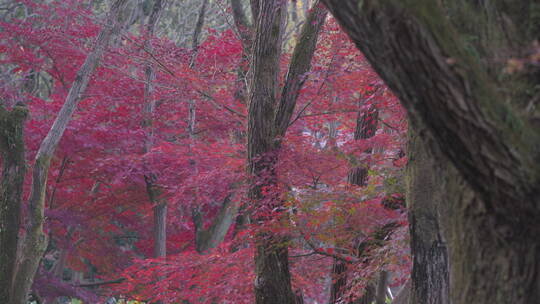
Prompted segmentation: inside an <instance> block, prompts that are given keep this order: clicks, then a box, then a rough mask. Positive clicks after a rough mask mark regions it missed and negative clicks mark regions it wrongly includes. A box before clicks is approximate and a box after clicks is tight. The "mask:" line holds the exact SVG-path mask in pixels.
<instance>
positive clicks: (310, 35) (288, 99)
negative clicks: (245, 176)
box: [248, 0, 326, 304]
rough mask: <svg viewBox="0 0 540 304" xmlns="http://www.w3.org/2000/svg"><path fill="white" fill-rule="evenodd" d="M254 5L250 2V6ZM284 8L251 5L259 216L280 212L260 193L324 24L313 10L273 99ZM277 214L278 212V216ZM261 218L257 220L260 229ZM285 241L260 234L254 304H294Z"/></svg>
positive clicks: (252, 151)
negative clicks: (261, 213) (262, 212)
mask: <svg viewBox="0 0 540 304" xmlns="http://www.w3.org/2000/svg"><path fill="white" fill-rule="evenodd" d="M256 2H259V1H256V0H255V1H253V0H252V4H253V3H256ZM285 4H286V3H285V2H284V1H281V0H261V1H260V2H259V5H258V6H254V5H252V9H253V11H254V16H259V18H256V19H255V20H258V23H257V29H256V33H255V39H254V44H253V57H252V58H253V62H252V71H251V77H252V78H251V79H250V90H249V92H250V98H249V99H250V103H249V113H248V170H249V173H250V175H251V186H250V190H249V198H250V200H251V201H252V202H253V204H254V205H255V206H256V207H257V210H263V211H264V212H266V211H270V210H272V213H275V212H274V210H281V209H282V208H283V206H282V202H281V201H280V200H279V198H278V197H277V195H275V193H270V194H267V193H263V191H262V190H263V188H267V189H269V190H270V192H273V191H275V188H276V176H275V171H274V165H275V163H276V161H277V155H278V151H279V147H280V139H281V138H282V137H283V136H284V135H285V133H286V131H287V128H288V126H289V123H290V119H291V116H292V114H293V111H294V108H295V105H296V99H297V97H298V94H299V92H300V89H301V87H302V85H303V83H304V81H305V74H306V73H307V72H308V71H309V70H310V68H311V59H312V57H313V53H314V51H315V45H316V42H317V36H318V33H319V30H320V28H321V27H322V25H323V24H324V19H325V17H326V11H325V10H324V9H323V8H322V7H321V6H320V5H316V6H315V7H314V8H313V10H312V12H311V14H310V17H309V18H308V21H307V22H306V24H305V26H304V27H303V29H302V34H301V37H300V39H299V41H298V44H297V46H296V47H295V50H294V52H293V55H292V59H291V63H290V65H289V70H288V72H287V76H286V79H285V84H284V86H283V89H282V92H281V96H278V85H279V81H278V76H279V61H280V55H281V36H282V31H283V25H284V24H283V18H284V17H285V15H286V14H287V10H286V6H285ZM278 213H279V211H278ZM266 219H267V218H266V217H263V216H258V217H256V220H258V221H259V222H261V223H264V222H265V221H266ZM288 263H289V261H288V248H287V243H286V240H285V239H284V238H283V237H281V236H275V235H272V234H271V233H269V232H264V231H262V232H260V233H259V234H258V236H257V241H256V252H255V267H256V269H255V274H256V280H255V299H256V303H257V304H275V303H280V304H294V303H295V295H294V293H293V291H292V288H291V276H290V273H289V265H288Z"/></svg>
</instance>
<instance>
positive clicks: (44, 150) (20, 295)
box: [9, 0, 127, 304]
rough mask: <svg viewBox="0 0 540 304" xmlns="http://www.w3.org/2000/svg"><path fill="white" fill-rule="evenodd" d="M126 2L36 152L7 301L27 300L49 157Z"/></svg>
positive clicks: (117, 7)
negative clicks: (26, 223)
mask: <svg viewBox="0 0 540 304" xmlns="http://www.w3.org/2000/svg"><path fill="white" fill-rule="evenodd" d="M126 2H127V0H117V1H115V2H114V4H113V5H112V7H111V11H110V13H109V16H108V18H107V23H106V24H105V25H104V28H103V29H102V30H101V32H100V33H99V35H98V37H97V40H96V42H95V45H94V49H93V51H92V52H91V53H90V54H89V55H88V57H87V58H86V60H85V62H84V63H83V65H82V66H81V68H80V69H79V71H78V72H77V77H76V78H75V81H74V82H73V84H72V86H71V89H70V90H69V93H68V96H67V97H66V101H65V103H64V105H63V106H62V109H60V112H59V113H58V116H57V117H56V120H55V121H54V123H53V126H52V127H51V130H50V131H49V133H47V136H46V137H45V139H44V140H43V141H42V142H41V145H40V147H39V150H38V152H37V154H36V159H35V163H34V167H33V172H32V188H31V191H30V197H29V201H28V208H29V212H28V217H29V224H28V226H27V227H26V233H25V237H24V239H23V240H20V241H22V246H21V248H22V249H21V256H20V259H19V262H18V263H17V266H16V267H17V269H16V271H15V274H14V277H13V281H12V283H11V294H10V302H9V303H10V304H26V302H27V297H28V293H29V291H30V287H31V286H32V281H33V279H34V275H35V273H36V271H37V268H38V265H39V262H40V260H41V257H42V256H43V252H44V251H45V248H46V246H47V238H46V235H45V234H44V233H43V222H44V211H45V189H46V188H47V175H48V171H49V166H50V161H51V158H52V157H53V155H54V151H55V150H56V147H57V145H58V143H59V142H60V139H61V137H62V135H63V133H64V131H65V129H66V127H67V124H68V123H69V121H70V120H71V117H72V115H73V113H74V112H75V109H76V108H77V104H78V103H79V101H80V99H81V96H82V95H83V94H84V92H85V90H86V87H87V85H88V82H89V81H90V77H91V75H92V74H93V72H94V70H95V69H96V67H97V66H98V64H99V61H100V60H101V58H102V56H103V53H104V52H105V49H106V47H107V45H108V44H109V42H110V41H111V39H112V37H114V35H115V33H117V32H118V31H119V29H120V28H121V25H120V24H119V22H118V20H120V15H121V12H122V11H123V8H124V6H125V4H126Z"/></svg>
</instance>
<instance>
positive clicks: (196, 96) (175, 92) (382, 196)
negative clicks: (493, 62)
mask: <svg viewBox="0 0 540 304" xmlns="http://www.w3.org/2000/svg"><path fill="white" fill-rule="evenodd" d="M253 2H254V3H258V1H253ZM306 2H307V1H303V2H302V3H301V4H300V3H296V2H294V4H291V5H289V6H286V5H283V7H281V9H280V10H281V17H279V16H275V18H274V19H272V18H270V15H271V14H270V15H268V14H266V13H265V14H264V15H261V16H260V18H257V16H258V14H261V12H263V11H264V8H266V9H267V10H268V12H274V13H276V11H274V10H273V9H274V6H273V5H274V1H261V3H264V5H267V6H264V5H263V6H261V7H258V6H257V5H252V6H251V8H252V9H254V10H253V11H248V10H246V9H245V3H243V2H242V1H236V0H232V1H230V3H227V2H224V1H218V4H217V5H221V6H223V7H229V4H230V11H227V12H226V13H227V14H229V17H230V19H229V21H230V22H228V24H229V25H228V27H225V28H219V29H217V27H216V28H213V26H214V22H208V24H205V17H204V16H205V14H206V15H207V17H208V14H209V13H210V11H209V10H208V8H207V7H206V5H216V4H215V3H214V4H211V3H207V2H203V3H202V5H201V6H200V7H199V10H197V12H198V14H197V16H196V18H194V19H193V20H194V23H196V24H198V26H194V27H193V28H191V30H192V31H191V32H190V34H189V35H192V38H190V39H191V40H190V41H191V45H187V44H179V43H176V42H175V41H173V40H172V39H171V38H170V37H167V36H164V35H160V34H159V30H158V29H159V28H160V27H159V20H161V19H159V18H158V16H159V15H162V19H163V20H168V19H167V18H169V16H170V15H169V14H170V12H167V9H169V8H168V6H166V5H164V3H163V2H162V1H159V0H157V1H146V2H145V3H146V4H145V5H148V6H149V8H148V9H142V10H141V8H140V7H139V6H134V8H133V11H132V15H131V17H130V18H134V19H130V20H131V21H129V22H125V23H124V24H123V25H122V26H123V28H122V29H121V30H119V34H118V36H117V38H115V39H112V40H111V43H110V46H109V48H108V49H107V50H106V51H105V53H104V55H103V58H102V60H101V63H100V65H99V66H98V67H97V68H96V70H95V72H94V73H93V76H92V77H91V78H89V83H88V88H87V89H86V91H85V92H84V93H83V94H81V95H80V101H79V103H78V105H77V110H76V112H75V114H73V117H72V119H71V121H70V122H69V124H68V125H67V127H66V130H65V133H64V134H63V136H62V139H61V141H60V142H59V143H58V147H57V149H56V150H55V152H54V155H53V156H51V169H50V170H49V171H48V173H47V179H48V181H49V182H48V183H47V184H46V189H44V190H43V196H44V200H43V202H44V207H45V208H44V210H43V212H44V216H45V217H44V218H45V221H44V223H43V225H44V227H43V232H44V233H45V234H46V235H47V238H48V242H47V243H46V248H45V247H43V253H41V252H40V251H38V250H36V251H34V254H35V255H39V258H38V259H35V261H37V262H40V266H39V269H37V268H36V269H37V274H36V276H35V279H33V285H32V287H31V290H25V291H23V292H22V293H23V295H22V297H23V298H25V297H26V295H27V294H28V293H30V294H31V296H32V297H33V298H34V299H36V300H38V301H40V302H41V303H46V302H49V301H54V300H55V299H57V298H59V297H73V298H79V299H81V300H83V301H85V303H86V302H88V303H98V302H99V301H105V300H106V299H108V298H111V297H119V296H121V297H127V298H130V299H138V300H144V301H147V302H156V301H161V302H163V303H179V302H182V301H188V302H189V303H215V302H217V303H253V302H254V301H256V299H257V301H258V303H275V301H274V300H273V299H272V298H269V297H268V295H269V294H271V295H272V296H274V295H278V294H281V295H283V296H285V297H287V299H286V300H284V301H288V302H283V303H299V302H304V303H322V302H326V301H328V299H329V298H330V293H331V292H330V289H331V287H330V286H332V285H335V284H336V283H335V282H337V281H338V280H340V279H341V281H340V282H341V287H340V288H341V291H340V292H339V293H335V295H334V296H333V300H332V301H334V302H335V303H338V302H339V301H346V302H351V303H352V302H353V301H356V300H357V299H359V298H361V297H362V296H364V295H365V294H366V290H368V289H373V288H374V287H373V286H376V285H377V283H376V281H377V279H378V277H379V274H380V273H381V272H389V273H391V280H389V281H391V285H393V286H401V285H402V284H403V283H404V281H405V279H406V278H407V276H408V272H409V268H410V258H409V254H408V249H407V248H408V227H407V213H406V212H405V207H404V206H403V205H404V204H403V191H404V190H403V182H402V171H403V167H404V164H405V162H406V157H404V154H403V151H404V150H405V142H406V136H405V131H406V129H407V122H406V118H405V113H404V111H403V109H402V108H401V106H400V105H399V102H398V100H397V98H396V97H394V96H393V95H392V93H391V92H390V91H389V90H388V88H386V87H385V85H384V83H383V82H382V81H381V80H380V79H379V78H378V76H377V75H376V74H375V72H374V71H373V70H372V69H371V68H370V67H369V65H368V64H367V63H366V60H365V59H364V57H363V55H362V54H361V53H360V52H358V51H357V50H356V48H355V47H354V45H353V44H352V43H351V42H350V41H349V39H348V38H347V36H346V35H345V34H344V33H343V32H342V31H341V30H340V29H339V27H338V25H337V23H336V22H335V21H334V20H333V19H331V18H330V17H328V18H325V17H326V11H325V8H324V7H323V6H322V5H320V4H318V1H315V3H314V4H313V6H312V8H311V9H309V10H299V11H297V9H298V8H299V7H300V5H304V6H305V5H307V4H306ZM204 3H207V4H204ZM12 4H13V5H14V6H13V10H11V11H10V12H11V13H10V14H9V15H8V17H5V18H4V19H5V20H3V21H2V28H3V29H4V30H3V31H2V32H0V36H1V39H0V43H1V44H0V49H1V50H2V55H1V56H2V57H1V58H2V69H1V72H2V73H3V77H8V76H9V77H11V78H12V79H13V81H11V82H6V83H5V84H4V85H2V87H1V88H0V89H1V94H2V100H3V103H2V111H4V108H5V109H6V110H5V113H4V112H2V115H6V117H9V119H10V120H13V121H14V122H15V124H14V126H15V128H16V129H17V128H19V129H24V138H22V137H20V138H19V139H17V138H16V137H13V136H12V135H11V133H10V132H11V131H9V130H11V129H9V128H4V127H3V128H2V130H7V131H4V132H7V133H5V134H3V135H2V136H3V137H2V138H3V139H2V140H3V141H6V142H8V140H9V141H11V140H16V141H15V142H14V145H15V146H16V147H17V149H18V147H25V149H26V152H25V154H19V155H18V156H16V157H15V159H14V160H15V162H14V163H12V162H11V159H13V157H12V155H11V154H10V153H11V152H10V150H9V149H8V150H6V152H3V153H4V154H3V155H2V165H3V170H4V171H3V172H4V173H5V174H4V176H5V177H3V179H2V183H5V185H6V186H4V184H3V185H2V189H8V188H7V185H11V184H12V181H10V179H13V178H15V179H19V180H21V181H22V180H24V183H20V184H19V186H17V187H18V188H16V189H15V191H14V192H13V193H14V195H15V196H16V197H17V200H19V201H22V197H26V196H27V195H29V193H30V192H31V191H30V190H31V183H30V181H31V180H32V178H31V177H30V175H29V173H32V172H37V171H36V169H33V170H30V172H29V173H25V172H24V171H21V172H19V173H17V174H12V173H11V172H14V171H12V170H13V169H11V168H13V166H15V167H16V168H19V169H20V168H23V167H24V166H22V167H21V165H20V163H21V162H23V163H24V162H26V163H31V160H32V159H33V158H35V157H36V154H37V153H38V151H39V146H40V142H41V141H42V140H43V138H45V136H46V134H47V132H48V129H49V128H50V126H51V124H52V123H53V121H54V119H55V117H56V113H58V112H59V110H60V109H61V108H62V106H63V105H64V104H67V103H64V101H65V100H66V98H67V97H68V96H69V89H70V88H71V87H72V86H74V85H75V84H76V83H77V79H78V75H77V70H78V67H80V66H82V65H83V63H84V62H85V60H86V58H87V57H89V56H90V55H91V54H92V49H93V48H95V45H96V43H97V42H95V39H96V37H97V36H98V34H99V33H100V31H102V28H107V27H106V26H104V22H106V21H105V20H106V19H103V17H100V16H99V15H98V13H99V12H100V10H101V9H102V8H98V9H96V7H95V6H93V4H95V3H94V2H93V1H83V0H70V1H49V2H43V3H42V2H40V1H31V0H17V1H13V3H12ZM150 4H152V5H150ZM24 9H29V10H31V11H32V12H33V14H29V15H25V14H21V12H22V11H24ZM290 10H292V11H290ZM126 11H128V10H126ZM292 12H295V14H296V17H294V18H293V17H292V15H291V21H290V22H289V25H288V26H286V25H285V24H283V23H282V20H283V18H285V17H283V16H284V15H288V14H292ZM133 16H139V17H133ZM141 16H142V17H141ZM123 18H125V16H124V17H118V20H125V19H123ZM137 18H139V20H136V19H137ZM266 18H270V19H271V20H268V22H270V23H272V24H274V25H279V27H281V30H280V31H282V32H283V36H284V37H285V38H283V37H282V35H277V36H275V37H273V39H274V41H273V42H272V45H273V46H272V47H273V48H274V49H275V50H276V53H275V54H274V57H273V58H270V57H268V56H267V57H265V56H266V55H264V51H263V49H264V46H263V45H262V42H261V41H262V40H261V39H262V38H261V35H262V34H261V32H262V31H263V30H268V27H267V25H265V24H264V20H267V19H266ZM303 19H306V20H305V21H304V20H303ZM250 20H251V21H250ZM253 20H257V21H258V23H257V24H256V22H253ZM295 20H296V21H295ZM295 22H296V23H295ZM117 24H120V23H117ZM302 24H303V26H302ZM302 28H303V30H300V29H302ZM290 29H292V32H294V33H296V34H294V35H290V36H288V30H290ZM318 32H319V33H318ZM317 33H318V34H317ZM270 34H271V35H275V34H276V33H270ZM285 42H286V43H285ZM252 43H254V44H253V45H252ZM288 46H290V47H288ZM252 52H253V54H255V55H254V56H257V55H256V54H257V52H262V53H260V55H259V56H261V58H263V60H270V59H271V60H272V62H269V63H268V64H267V66H266V67H265V66H264V65H263V66H258V67H257V59H254V58H253V57H252V56H251V55H250V54H251V53H252ZM306 53H311V54H310V55H309V56H307V57H306ZM311 57H312V58H311ZM248 69H251V71H249V72H248ZM270 69H273V71H272V73H273V75H272V76H271V78H272V79H273V80H272V83H270V84H268V85H267V86H268V88H269V89H270V88H271V89H272V90H276V92H277V88H278V87H279V88H283V92H281V91H280V92H281V93H280V94H277V93H276V94H275V96H276V99H277V100H279V99H280V100H281V101H280V103H281V106H280V107H276V108H275V109H273V108H270V109H268V110H269V111H270V112H271V113H272V115H270V114H269V115H270V116H269V117H271V119H270V120H268V123H269V124H275V128H274V127H271V129H273V131H272V137H271V138H269V139H268V140H269V141H270V142H271V144H270V145H271V146H272V147H271V148H269V149H268V150H264V149H263V150H264V151H262V150H261V151H259V152H257V151H258V150H257V151H255V150H256V149H255V150H253V149H254V148H253V143H249V142H250V141H251V140H252V139H253V136H254V133H252V132H253V129H250V128H249V127H248V125H250V124H253V123H255V124H257V123H263V120H262V119H258V118H256V119H253V117H254V112H256V111H257V108H256V107H258V105H259V103H258V102H257V101H254V100H255V99H257V98H259V99H260V101H261V102H263V103H264V102H267V98H268V96H267V95H266V94H265V93H260V94H259V93H257V85H262V81H263V80H262V78H261V77H262V76H258V75H259V74H258V72H257V71H259V72H260V73H266V72H269V70H270ZM250 77H251V78H250ZM260 89H261V90H263V91H264V88H260ZM280 90H281V89H280ZM17 102H23V103H24V104H26V107H27V108H28V109H27V110H25V111H28V112H29V116H28V117H26V114H25V115H17V113H16V111H18V107H17V106H16V105H15V104H16V103H17ZM275 104H276V105H277V104H278V102H277V101H276V103H275ZM295 104H296V106H295ZM7 109H10V110H7ZM279 109H281V110H279ZM374 113H377V114H376V115H374ZM285 114H286V115H285ZM274 115H275V116H274ZM265 117H266V116H265ZM25 121H26V122H25ZM2 123H4V120H2ZM367 129H369V130H370V131H369V132H368V133H369V135H368V136H359V135H358V134H359V133H362V132H364V130H367ZM5 138H9V139H5ZM9 145H11V142H9V144H8V147H10V146H9ZM274 145H277V146H274ZM3 149H4V148H3ZM19 151H21V150H19ZM21 155H25V157H22V158H21ZM38 155H39V154H38ZM12 164H15V165H12ZM259 165H260V166H259ZM10 166H11V167H10ZM254 166H256V167H258V169H257V170H255V171H253V170H252V169H253V168H254ZM249 168H251V169H249ZM358 170H359V171H361V173H358V172H357V173H354V172H356V171H358ZM6 172H10V173H9V174H8V173H6ZM253 173H255V176H254V175H253ZM34 174H35V173H34ZM359 175H361V176H362V177H361V180H362V181H361V182H352V180H353V179H355V177H354V176H356V178H358V176H359ZM20 206H22V212H21V217H20V218H21V223H25V222H26V221H28V220H30V221H31V219H32V213H31V212H29V211H32V210H35V208H34V207H32V205H29V206H26V205H25V204H21V205H20ZM165 208H166V210H167V211H166V212H163V211H164V210H165ZM4 214H7V213H2V215H4ZM17 218H18V217H17ZM13 220H14V218H10V219H9V221H8V220H6V221H3V222H2V224H6V225H10V227H11V230H10V232H9V233H10V235H9V237H14V236H16V235H17V232H13V230H14V229H15V231H18V230H19V228H18V227H19V224H18V223H15V222H13ZM14 227H15V228H14ZM20 227H21V228H23V227H25V226H24V225H20ZM2 231H3V232H4V230H2ZM5 231H8V230H5ZM154 231H159V233H155V232H154ZM165 231H166V233H165ZM20 233H22V234H25V233H27V230H25V229H21V232H20ZM267 237H268V238H267ZM4 242H6V243H4ZM3 244H12V243H9V242H7V241H4V239H2V248H4V245H3ZM9 246H10V248H11V249H13V250H14V249H16V247H13V245H9ZM276 246H277V247H276ZM261 250H262V251H261ZM287 251H289V252H290V253H287ZM275 252H279V256H280V260H279V261H275V260H274V261H272V262H277V263H281V266H283V265H287V264H288V265H289V266H290V269H281V270H282V271H283V272H281V273H279V272H278V273H276V272H271V271H268V269H267V268H265V267H264V266H261V265H263V264H264V263H267V262H268V259H272V255H273V254H274V253H275ZM41 256H43V257H42V258H41ZM11 258H13V255H12V256H11ZM255 259H256V262H254V261H255ZM261 263H262V264H261ZM336 263H341V264H343V265H346V267H343V270H342V271H340V272H339V273H336V272H335V271H333V270H332V265H333V264H336ZM2 265H3V266H4V265H8V264H2ZM36 267H37V265H36ZM281 270H280V271H281ZM281 275H283V277H282V276H281ZM29 277H30V281H29V282H32V277H33V275H31V276H29ZM261 278H264V279H261ZM261 280H266V282H270V281H273V282H278V283H279V284H285V285H286V286H285V287H284V288H285V289H286V290H288V291H287V292H288V294H286V293H282V292H281V289H279V287H278V289H272V288H270V289H267V290H266V291H260V290H259V289H260V288H259V289H258V287H257V288H255V289H254V288H253V285H254V282H257V281H258V282H261ZM387 284H388V283H383V284H379V286H380V287H382V288H383V289H382V290H383V291H384V292H383V293H382V294H383V297H385V295H386V290H385V288H386V286H387ZM255 285H257V283H256V284H255ZM258 286H259V287H260V286H261V285H258ZM370 286H371V287H370ZM28 288H30V286H29V287H28ZM379 294H381V292H379ZM21 301H23V302H24V301H25V299H23V300H21ZM265 301H266V302H265ZM272 301H273V302H272ZM15 303H17V304H19V303H22V302H20V301H19V302H13V304H15Z"/></svg>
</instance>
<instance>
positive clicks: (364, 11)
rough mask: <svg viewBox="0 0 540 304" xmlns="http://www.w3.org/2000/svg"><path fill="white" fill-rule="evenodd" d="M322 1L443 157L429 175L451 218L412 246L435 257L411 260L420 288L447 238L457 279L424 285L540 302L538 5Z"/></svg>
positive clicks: (473, 299)
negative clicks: (427, 240)
mask: <svg viewBox="0 0 540 304" xmlns="http://www.w3.org/2000/svg"><path fill="white" fill-rule="evenodd" d="M323 1H324V3H325V4H326V5H327V7H328V8H329V9H330V10H331V11H332V13H333V14H334V16H335V17H336V19H337V20H338V21H339V23H340V24H341V25H342V27H343V28H344V29H345V30H346V31H347V32H348V34H349V36H350V37H351V38H352V40H353V41H354V42H355V43H356V45H357V46H358V47H359V48H360V49H361V50H362V52H363V53H364V55H365V56H366V58H367V59H368V60H369V61H370V63H371V64H372V66H373V67H374V69H375V70H376V71H377V72H378V73H379V75H380V76H381V77H382V78H383V79H384V80H385V81H386V83H387V84H388V86H389V87H390V88H391V89H392V90H393V91H394V93H395V94H396V95H397V96H398V97H399V98H400V100H401V102H402V104H403V105H404V106H405V108H406V109H407V111H408V113H409V117H410V118H411V120H412V121H413V122H415V124H416V125H418V126H422V129H419V130H416V131H417V132H419V134H420V136H421V138H422V140H423V141H424V142H425V143H427V147H428V149H429V150H430V151H434V152H433V154H434V155H435V157H436V158H435V159H436V160H437V163H438V166H437V167H436V169H434V170H431V171H429V172H428V173H429V174H430V175H435V176H436V177H437V178H440V179H441V181H442V187H443V190H442V191H443V192H444V194H445V198H444V207H445V209H446V210H441V209H439V210H438V211H439V212H441V214H445V215H446V216H443V217H439V220H438V221H439V222H438V224H439V225H440V226H438V227H435V228H431V229H436V230H434V231H426V233H429V234H430V235H432V236H433V237H432V239H435V240H439V241H437V242H438V243H437V242H435V243H431V245H433V247H427V246H426V247H424V246H423V245H422V246H421V247H417V248H416V249H413V250H416V251H417V252H420V254H419V255H418V254H417V256H415V258H418V257H419V256H422V255H426V256H428V257H429V256H430V255H432V256H431V257H430V263H428V265H425V268H424V269H415V270H413V275H416V277H413V281H414V282H413V291H412V297H417V296H421V295H422V294H425V291H424V292H423V291H422V290H420V289H418V288H419V286H422V284H423V282H421V280H422V279H427V278H426V277H425V276H428V277H429V276H430V273H432V272H434V271H436V269H440V268H441V267H443V264H444V263H445V253H444V250H443V248H441V247H440V245H441V244H443V243H444V241H446V243H447V247H448V257H449V262H450V275H449V277H450V280H451V282H450V283H449V285H450V287H448V283H446V282H444V281H439V282H437V281H433V282H430V281H428V282H425V284H427V286H438V285H441V284H443V285H445V286H444V287H441V288H440V289H441V290H444V289H445V288H450V300H451V301H452V303H456V304H468V303H477V304H484V303H485V304H487V303H490V304H491V303H495V304H497V303H514V304H525V303H535V302H537V301H538V299H539V298H540V276H539V275H538V274H539V273H540V262H539V261H540V241H539V239H538V235H539V234H540V225H539V223H540V200H539V199H538V193H540V182H539V178H540V174H539V172H540V169H539V165H538V159H539V158H540V155H539V153H540V152H539V151H540V149H538V142H539V141H538V139H539V136H540V132H539V129H538V128H534V127H533V125H531V123H533V122H534V121H535V120H537V116H536V115H537V114H538V113H534V111H530V110H529V109H528V107H524V105H527V104H531V103H534V101H535V100H536V99H537V98H538V94H539V92H538V88H537V83H538V69H537V68H536V66H535V65H536V63H535V61H534V60H532V59H527V58H529V56H530V54H531V53H534V54H536V53H537V51H533V50H532V49H533V46H534V45H535V42H534V41H536V40H537V39H538V36H539V34H540V31H539V30H540V27H539V26H538V24H540V23H538V21H539V20H538V19H539V18H538V13H539V12H540V7H539V6H538V4H537V3H536V2H535V1H521V2H519V3H518V2H516V3H510V1H504V0H501V1H473V0H460V1H444V0H443V1H430V0H363V1H361V0H323ZM516 58H525V59H523V61H522V63H523V68H520V69H519V68H518V69H517V70H516V71H512V70H511V69H509V68H508V67H509V65H508V64H507V63H511V62H513V61H515V60H520V59H516ZM516 109H520V110H519V112H518V111H516ZM409 203H410V204H413V206H414V204H415V203H416V201H415V202H409ZM430 208H433V206H430ZM413 216H417V215H413ZM436 222H437V221H435V222H433V220H431V222H430V223H429V224H430V225H432V226H433V225H434V223H436ZM411 226H412V227H411V229H412V232H413V246H415V245H417V244H419V243H416V241H420V240H421V239H422V234H421V233H423V232H422V231H421V228H422V224H420V222H418V218H417V217H415V218H413V219H412V223H411ZM414 238H416V239H414ZM415 240H416V241H415ZM420 244H421V243H420ZM426 245H429V244H426ZM421 250H424V251H421ZM431 262H433V263H431ZM417 264H418V263H415V267H418V266H419V265H417ZM424 264H426V263H425V262H424ZM422 273H424V275H422ZM433 278H434V279H436V280H438V279H440V277H438V276H433ZM430 284H432V285H430ZM434 296H436V295H434ZM428 297H429V296H428ZM413 302H414V301H411V303H413Z"/></svg>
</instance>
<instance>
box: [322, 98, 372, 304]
mask: <svg viewBox="0 0 540 304" xmlns="http://www.w3.org/2000/svg"><path fill="white" fill-rule="evenodd" d="M377 119H378V110H377V109H375V108H374V107H369V108H368V109H367V110H365V111H358V117H357V119H356V129H355V131H354V139H355V140H361V139H368V138H371V137H373V136H375V133H376V132H377V126H378V123H377V122H378V120H377ZM370 152H371V149H369V150H368V151H366V153H370ZM368 169H369V164H359V166H356V167H354V168H352V169H351V170H350V171H349V173H348V176H347V181H348V183H349V184H351V185H355V186H362V187H363V186H366V185H367V178H368ZM333 263H334V265H333V267H332V278H333V283H332V287H331V290H330V303H331V304H333V303H338V301H339V300H340V299H341V298H342V296H343V293H344V292H345V289H346V287H347V276H346V275H347V264H346V263H344V262H343V261H340V260H337V259H334V262H333ZM371 289H372V286H369V288H366V291H365V294H364V295H363V296H362V297H361V298H363V299H360V303H362V302H361V301H363V302H366V303H370V302H371V300H372V297H373V292H372V290H371Z"/></svg>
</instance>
